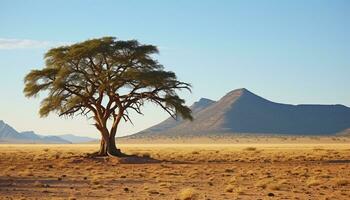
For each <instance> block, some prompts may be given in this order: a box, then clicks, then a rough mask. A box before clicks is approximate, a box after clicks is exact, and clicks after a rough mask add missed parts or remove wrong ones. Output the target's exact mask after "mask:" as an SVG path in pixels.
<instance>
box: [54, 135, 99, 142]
mask: <svg viewBox="0 0 350 200" xmlns="http://www.w3.org/2000/svg"><path fill="white" fill-rule="evenodd" d="M59 137H60V138H62V139H64V140H67V141H70V142H71V143H86V142H91V141H96V139H95V138H90V137H83V136H76V135H73V134H65V135H59Z"/></svg>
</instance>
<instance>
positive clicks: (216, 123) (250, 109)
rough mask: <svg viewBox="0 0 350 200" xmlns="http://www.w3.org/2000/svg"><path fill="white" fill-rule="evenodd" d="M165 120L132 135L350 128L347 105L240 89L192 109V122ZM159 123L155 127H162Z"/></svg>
mask: <svg viewBox="0 0 350 200" xmlns="http://www.w3.org/2000/svg"><path fill="white" fill-rule="evenodd" d="M211 101H212V100H211ZM194 105H195V104H194ZM191 109H192V106H191ZM165 121H167V123H168V126H167V127H168V128H164V129H161V130H154V129H146V130H144V131H141V132H139V133H136V134H135V135H134V136H136V137H137V136H140V135H144V136H146V135H147V134H159V135H172V136H174V135H187V134H189V135H199V134H209V133H253V134H256V133H258V134H287V135H334V134H336V133H339V132H341V131H343V130H345V129H347V128H350V108H348V107H346V106H344V105H341V104H335V105H321V104H300V105H292V104H285V103H275V102H272V101H270V100H268V99H265V98H263V97H261V96H258V95H256V94H254V93H252V92H250V91H249V90H247V89H245V88H240V89H236V90H232V91H230V92H228V93H227V94H226V95H224V96H223V97H222V98H220V99H219V100H218V101H213V103H211V104H209V105H207V106H204V107H202V108H201V110H199V111H197V112H194V121H193V122H190V121H183V120H178V121H176V123H174V120H172V121H171V119H170V118H168V119H167V120H165ZM162 123H163V122H162ZM162 123H160V124H158V125H155V126H154V127H157V126H162Z"/></svg>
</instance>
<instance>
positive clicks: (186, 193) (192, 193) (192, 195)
mask: <svg viewBox="0 0 350 200" xmlns="http://www.w3.org/2000/svg"><path fill="white" fill-rule="evenodd" d="M198 196H199V195H198V193H197V192H196V190H194V189H193V188H185V189H183V190H181V192H180V194H179V198H180V200H196V199H198Z"/></svg>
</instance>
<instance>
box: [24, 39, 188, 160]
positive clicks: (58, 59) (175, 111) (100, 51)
mask: <svg viewBox="0 0 350 200" xmlns="http://www.w3.org/2000/svg"><path fill="white" fill-rule="evenodd" d="M155 53H158V49H157V47H156V46H153V45H143V44H140V43H139V42H138V41H136V40H128V41H121V40H117V39H116V38H114V37H103V38H99V39H92V40H87V41H84V42H81V43H76V44H73V45H70V46H62V47H58V48H53V49H51V50H49V51H48V52H47V53H46V54H45V56H44V58H45V63H46V64H45V67H43V69H40V70H32V71H31V72H30V73H29V74H27V75H26V77H25V88H24V94H25V96H26V97H36V96H37V95H38V94H39V93H40V92H43V91H45V93H44V94H45V95H47V96H46V98H44V99H43V101H42V102H41V105H40V111H39V114H40V116H41V117H46V116H48V115H49V113H51V112H56V113H57V114H58V115H59V116H75V115H84V116H87V117H88V118H92V119H93V120H94V122H95V124H94V125H95V126H96V128H97V129H98V131H99V132H100V133H101V136H102V137H101V145H100V150H99V152H98V153H97V154H98V155H99V156H107V155H114V156H122V155H124V154H122V153H121V152H120V150H119V149H118V148H117V147H116V144H115V136H116V133H117V130H118V125H119V124H120V122H121V120H124V121H125V122H127V121H129V122H131V123H132V121H131V119H130V111H134V112H136V113H138V114H142V111H141V108H142V106H143V105H144V103H146V102H152V103H155V104H157V105H159V106H160V107H161V108H163V109H164V110H165V111H166V112H168V113H169V114H170V115H171V116H172V117H174V118H175V117H177V116H180V117H182V118H184V119H190V120H192V115H191V110H190V109H189V108H188V107H187V106H186V105H185V101H184V100H183V99H181V98H180V97H179V96H178V95H177V93H176V92H177V91H178V90H181V89H185V90H189V91H190V90H191V86H190V84H188V83H185V82H181V81H178V80H177V78H176V75H175V73H173V72H170V71H164V68H163V66H162V65H161V64H159V63H158V62H157V60H155V59H154V58H152V57H151V56H152V55H153V54H155Z"/></svg>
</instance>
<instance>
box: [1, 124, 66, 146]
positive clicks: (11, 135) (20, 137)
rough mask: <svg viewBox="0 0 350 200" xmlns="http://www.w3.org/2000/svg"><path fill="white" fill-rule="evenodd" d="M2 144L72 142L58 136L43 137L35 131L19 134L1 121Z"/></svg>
mask: <svg viewBox="0 0 350 200" xmlns="http://www.w3.org/2000/svg"><path fill="white" fill-rule="evenodd" d="M0 143H45V144H46V143H49V144H69V143H71V142H69V141H67V140H64V139H62V138H60V137H57V136H42V135H38V134H35V133H34V132H33V131H26V132H21V133H19V132H17V131H16V130H15V129H14V128H12V127H11V126H10V125H8V124H6V123H5V122H4V121H2V120H0Z"/></svg>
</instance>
